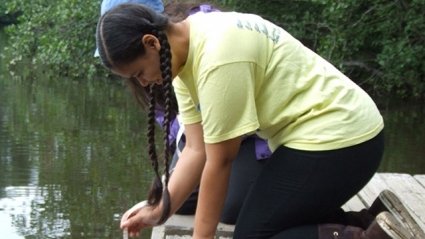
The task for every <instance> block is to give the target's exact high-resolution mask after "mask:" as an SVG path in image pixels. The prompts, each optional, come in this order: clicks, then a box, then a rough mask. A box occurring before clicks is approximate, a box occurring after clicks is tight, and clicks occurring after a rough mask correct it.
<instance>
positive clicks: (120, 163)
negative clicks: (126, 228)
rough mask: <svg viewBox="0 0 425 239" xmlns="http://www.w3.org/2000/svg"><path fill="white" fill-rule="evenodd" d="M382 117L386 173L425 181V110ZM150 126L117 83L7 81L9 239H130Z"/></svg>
mask: <svg viewBox="0 0 425 239" xmlns="http://www.w3.org/2000/svg"><path fill="white" fill-rule="evenodd" d="M31 78H33V79H31ZM380 107H381V108H382V112H383V115H384V116H385V120H386V135H387V151H386V154H385V159H384V162H383V163H382V165H381V168H380V171H382V172H404V173H410V174H425V163H424V160H425V147H424V142H425V125H424V124H423V122H424V118H425V107H424V106H420V105H415V104H411V103H409V104H407V103H405V102H397V103H385V104H382V105H380ZM144 125H145V120H144V115H143V114H141V113H140V111H139V109H138V108H137V107H136V106H135V104H134V103H133V100H132V99H131V97H129V94H128V92H127V91H126V90H125V88H123V87H122V86H121V85H120V84H117V83H114V82H112V81H109V82H108V81H105V82H104V81H97V82H96V81H94V82H93V81H81V82H73V81H69V80H66V79H44V78H43V76H37V77H30V78H29V79H26V80H19V79H14V78H12V77H10V76H7V75H6V76H2V77H0V238H5V239H14V238H43V239H44V238H121V237H122V234H121V231H120V230H119V228H118V225H119V219H120V216H121V214H122V213H123V212H124V211H125V210H126V209H128V208H129V207H130V206H132V205H133V204H134V203H136V202H138V201H140V200H142V199H144V198H145V196H146V191H147V187H148V185H149V183H150V179H151V177H152V173H151V170H150V165H149V164H148V163H147V160H146V158H145V155H146V153H145V152H144V148H145V145H146V142H145V139H144ZM144 238H149V231H148V232H146V233H145V234H144Z"/></svg>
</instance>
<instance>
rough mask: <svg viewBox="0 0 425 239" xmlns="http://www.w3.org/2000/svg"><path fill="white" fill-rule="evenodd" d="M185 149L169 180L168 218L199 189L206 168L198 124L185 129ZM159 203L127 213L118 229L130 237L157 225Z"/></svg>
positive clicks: (160, 205)
mask: <svg viewBox="0 0 425 239" xmlns="http://www.w3.org/2000/svg"><path fill="white" fill-rule="evenodd" d="M185 134H186V145H185V147H184V149H183V151H182V154H181V156H180V159H179V160H178V162H177V165H176V167H175V168H174V171H173V173H172V175H171V177H170V181H169V183H168V190H169V192H170V201H171V214H174V212H176V211H177V209H178V208H180V206H181V205H182V204H183V202H184V201H185V200H186V198H187V197H188V196H189V195H190V193H191V192H192V191H193V190H194V189H195V188H196V186H197V185H199V181H200V178H201V174H202V170H203V168H204V165H205V158H206V157H205V145H204V140H203V131H202V125H201V124H200V123H196V124H191V125H185ZM162 203H163V202H162V201H161V202H160V204H159V206H157V207H150V206H143V207H142V206H139V207H137V208H136V209H130V210H128V211H127V212H126V213H125V214H124V216H123V218H122V219H121V228H122V229H127V230H128V233H129V235H130V236H131V237H133V236H138V235H139V233H140V230H141V229H143V228H146V227H150V226H153V225H156V224H157V222H158V220H159V219H160V217H161V214H162V208H163V205H162Z"/></svg>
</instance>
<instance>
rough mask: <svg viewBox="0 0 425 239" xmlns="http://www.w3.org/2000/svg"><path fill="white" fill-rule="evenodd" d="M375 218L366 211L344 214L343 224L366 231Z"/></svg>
mask: <svg viewBox="0 0 425 239" xmlns="http://www.w3.org/2000/svg"><path fill="white" fill-rule="evenodd" d="M375 217H376V216H375V215H372V214H371V213H370V212H369V211H368V210H367V209H363V210H361V211H358V212H354V211H350V212H346V213H345V224H347V225H351V226H355V227H360V228H362V229H364V230H366V229H367V228H368V227H369V226H370V224H372V222H373V221H374V220H375Z"/></svg>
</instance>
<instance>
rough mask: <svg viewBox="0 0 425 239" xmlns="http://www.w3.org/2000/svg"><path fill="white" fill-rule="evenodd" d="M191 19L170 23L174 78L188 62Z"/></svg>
mask: <svg viewBox="0 0 425 239" xmlns="http://www.w3.org/2000/svg"><path fill="white" fill-rule="evenodd" d="M189 27H190V25H189V21H188V20H183V21H181V22H176V23H170V25H169V27H168V29H167V32H166V33H167V37H168V42H169V44H170V48H171V55H172V58H171V64H172V74H173V78H174V77H176V76H177V75H178V73H179V72H180V70H181V69H182V68H183V66H184V65H185V63H186V59H187V55H188V52H189V36H190V31H189Z"/></svg>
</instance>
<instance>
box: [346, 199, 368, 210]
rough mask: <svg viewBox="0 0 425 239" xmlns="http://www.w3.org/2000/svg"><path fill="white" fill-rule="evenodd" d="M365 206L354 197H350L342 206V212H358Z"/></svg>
mask: <svg viewBox="0 0 425 239" xmlns="http://www.w3.org/2000/svg"><path fill="white" fill-rule="evenodd" d="M365 207H366V205H365V204H364V203H363V201H362V200H361V199H360V198H359V197H358V196H357V195H356V196H354V197H352V198H351V199H350V200H349V201H348V202H347V203H345V204H344V206H342V209H344V211H346V212H348V211H360V210H362V209H363V208H365Z"/></svg>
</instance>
